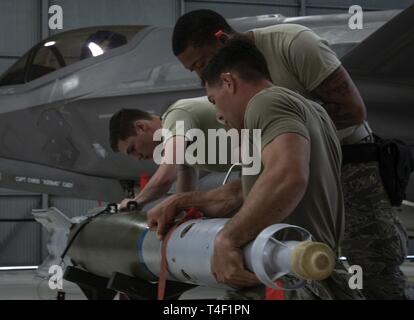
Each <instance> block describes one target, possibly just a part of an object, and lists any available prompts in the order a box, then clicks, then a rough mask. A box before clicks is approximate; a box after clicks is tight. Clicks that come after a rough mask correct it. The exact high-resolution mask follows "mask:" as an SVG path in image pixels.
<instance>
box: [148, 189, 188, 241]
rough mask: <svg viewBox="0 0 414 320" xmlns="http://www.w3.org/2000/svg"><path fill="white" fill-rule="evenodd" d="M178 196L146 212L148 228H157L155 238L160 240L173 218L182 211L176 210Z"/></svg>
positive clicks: (171, 223)
mask: <svg viewBox="0 0 414 320" xmlns="http://www.w3.org/2000/svg"><path fill="white" fill-rule="evenodd" d="M177 200H178V196H177V195H173V196H171V197H169V198H167V199H165V200H164V201H162V202H161V203H159V204H157V205H156V206H155V207H154V208H152V209H151V210H150V211H148V214H147V222H148V227H149V228H155V227H157V237H158V239H160V240H162V239H163V238H164V236H165V235H166V234H167V232H168V230H169V229H170V227H171V226H172V225H173V224H174V221H175V218H176V217H177V216H178V215H179V214H181V213H182V212H183V211H182V210H180V209H179V208H178V201H177Z"/></svg>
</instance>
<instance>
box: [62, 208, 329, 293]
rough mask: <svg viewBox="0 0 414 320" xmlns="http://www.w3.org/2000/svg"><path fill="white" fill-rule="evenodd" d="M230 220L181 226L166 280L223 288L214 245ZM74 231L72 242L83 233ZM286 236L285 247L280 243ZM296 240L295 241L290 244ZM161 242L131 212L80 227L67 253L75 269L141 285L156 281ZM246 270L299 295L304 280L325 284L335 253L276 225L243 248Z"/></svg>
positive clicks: (170, 247) (171, 244) (169, 250)
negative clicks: (282, 282)
mask: <svg viewBox="0 0 414 320" xmlns="http://www.w3.org/2000/svg"><path fill="white" fill-rule="evenodd" d="M227 221H228V219H198V220H189V221H186V222H184V223H182V224H181V225H179V226H178V227H177V228H176V229H175V230H174V231H173V232H172V234H171V236H170V238H169V240H168V242H167V245H166V261H167V265H168V274H167V279H168V280H172V281H178V282H185V283H191V284H196V285H202V286H209V287H217V288H223V287H225V286H224V285H222V284H219V283H217V281H216V280H215V278H214V276H213V274H212V273H211V264H210V261H211V257H212V254H213V250H214V240H215V238H216V235H217V234H218V232H219V231H220V230H221V229H222V228H223V226H224V225H225V224H226V223H227ZM83 223H85V222H81V223H79V224H77V225H76V226H74V227H73V228H72V230H71V232H70V234H69V240H70V239H72V238H73V236H74V235H75V234H76V233H77V231H78V228H81V227H82V224H83ZM286 233H287V234H288V238H286V237H285V239H284V240H283V241H280V240H278V238H279V237H280V236H281V235H282V234H283V235H284V234H286ZM289 237H292V240H289ZM161 247H162V242H161V241H159V240H158V239H157V237H156V233H155V231H152V230H149V229H148V228H147V224H146V214H145V213H143V212H129V213H119V214H103V215H100V216H98V217H95V218H93V219H92V220H91V221H89V222H88V223H87V225H85V226H83V227H82V230H81V231H80V232H79V233H78V234H77V235H76V237H75V238H74V240H73V243H72V244H71V246H70V249H69V251H68V256H69V257H70V258H71V260H72V262H73V263H74V265H75V266H76V267H80V268H82V269H85V270H86V271H88V272H91V273H93V274H96V275H99V276H102V277H107V278H109V277H110V276H111V274H112V273H113V272H120V273H123V274H126V275H129V276H132V277H137V278H139V279H142V280H148V281H157V280H158V275H159V273H160V265H161ZM243 250H244V260H245V264H246V267H247V269H249V270H250V271H252V272H253V273H255V275H256V276H257V278H258V279H259V280H260V281H261V282H262V283H263V284H265V285H266V286H268V287H272V288H278V286H277V285H276V284H275V281H276V280H277V279H279V278H281V277H283V276H285V275H292V276H294V277H296V278H297V281H295V282H294V283H293V284H291V285H290V286H287V287H285V289H296V288H298V287H300V286H301V285H303V283H304V281H305V280H323V279H326V278H327V277H329V276H330V274H331V273H332V271H333V268H334V265H335V256H334V253H333V251H332V250H331V249H330V248H329V247H328V246H327V245H325V244H323V243H319V242H313V241H312V237H311V235H310V233H309V232H308V231H306V230H305V229H303V228H300V227H298V226H293V225H288V224H275V225H272V226H269V227H268V228H266V229H264V230H263V231H262V232H261V233H260V234H259V235H258V236H257V237H256V239H254V240H253V241H252V242H250V243H249V244H248V245H246V246H245V247H244V249H243Z"/></svg>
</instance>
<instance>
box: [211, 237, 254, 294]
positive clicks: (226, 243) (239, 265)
mask: <svg viewBox="0 0 414 320" xmlns="http://www.w3.org/2000/svg"><path fill="white" fill-rule="evenodd" d="M243 261H244V260H243V250H242V249H241V248H238V247H236V246H234V245H233V244H232V243H231V241H230V240H229V239H227V238H226V237H225V236H223V235H222V234H218V235H217V237H216V240H215V241H214V254H213V257H212V258H211V272H212V273H213V275H214V277H215V278H216V280H217V282H219V283H224V284H226V285H228V286H231V287H233V288H242V287H252V286H257V285H258V284H260V281H259V280H258V279H257V278H256V276H255V275H254V274H253V273H251V272H249V271H247V270H246V269H245V267H244V262H243Z"/></svg>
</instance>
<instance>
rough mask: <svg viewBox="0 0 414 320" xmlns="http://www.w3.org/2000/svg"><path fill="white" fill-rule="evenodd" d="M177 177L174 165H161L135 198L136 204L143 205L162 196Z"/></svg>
mask: <svg viewBox="0 0 414 320" xmlns="http://www.w3.org/2000/svg"><path fill="white" fill-rule="evenodd" d="M176 176H177V173H176V168H175V165H161V166H160V167H159V168H158V170H157V171H156V172H155V174H154V175H153V176H152V177H151V179H150V180H149V181H148V183H147V185H146V186H145V187H144V188H143V189H142V191H141V192H140V193H139V194H138V195H137V196H136V197H135V201H136V202H137V203H138V204H141V205H145V204H147V203H149V202H151V201H154V200H157V199H159V198H161V197H162V196H164V195H165V194H166V193H167V192H168V191H169V190H170V188H171V186H172V184H173V183H174V180H175V178H176Z"/></svg>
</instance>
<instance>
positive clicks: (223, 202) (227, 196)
mask: <svg viewBox="0 0 414 320" xmlns="http://www.w3.org/2000/svg"><path fill="white" fill-rule="evenodd" d="M242 203H243V195H242V188H241V181H240V180H237V181H233V182H230V183H228V184H226V185H224V186H221V187H219V188H216V189H213V190H210V191H207V192H197V191H196V192H186V193H182V194H177V195H176V206H177V208H178V209H183V210H185V209H188V208H191V207H195V208H197V209H198V210H200V211H201V212H203V214H204V215H205V216H206V217H210V218H224V217H228V216H231V215H232V214H233V213H235V212H236V211H237V210H238V209H239V208H240V206H241V205H242Z"/></svg>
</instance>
